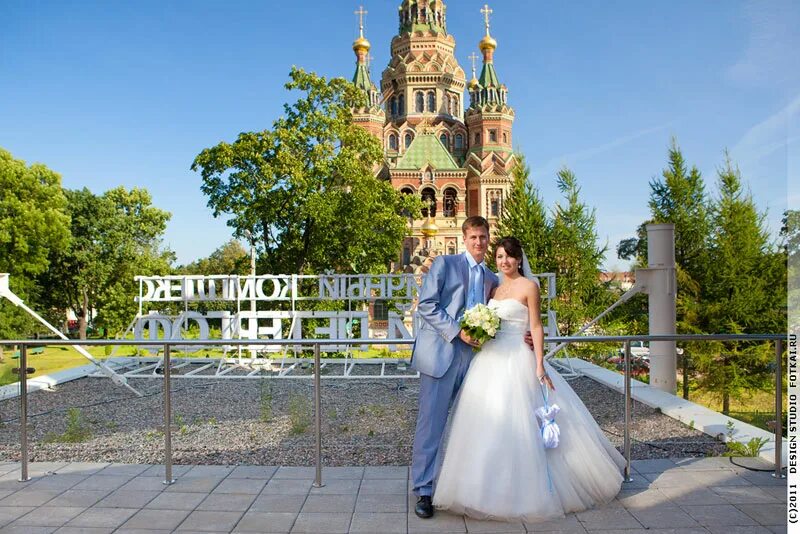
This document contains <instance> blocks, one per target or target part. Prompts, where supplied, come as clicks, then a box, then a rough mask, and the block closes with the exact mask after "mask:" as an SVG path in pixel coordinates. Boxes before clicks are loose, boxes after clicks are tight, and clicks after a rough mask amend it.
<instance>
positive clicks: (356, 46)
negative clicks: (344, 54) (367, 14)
mask: <svg viewBox="0 0 800 534" xmlns="http://www.w3.org/2000/svg"><path fill="white" fill-rule="evenodd" d="M371 47H372V45H371V44H369V41H367V39H366V38H365V37H359V38H358V39H356V40H355V41H353V51H354V52H358V51H361V50H363V51H364V52H369V49H370V48H371Z"/></svg>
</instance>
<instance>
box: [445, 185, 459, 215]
mask: <svg viewBox="0 0 800 534" xmlns="http://www.w3.org/2000/svg"><path fill="white" fill-rule="evenodd" d="M456 203H457V200H456V190H455V189H453V188H452V187H448V188H447V189H445V190H444V216H445V217H455V216H456Z"/></svg>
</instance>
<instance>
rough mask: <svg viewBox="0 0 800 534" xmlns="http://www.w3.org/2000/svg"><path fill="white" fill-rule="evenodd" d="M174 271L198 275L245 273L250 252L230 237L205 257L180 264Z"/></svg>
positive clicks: (247, 269) (248, 270) (248, 267)
mask: <svg viewBox="0 0 800 534" xmlns="http://www.w3.org/2000/svg"><path fill="white" fill-rule="evenodd" d="M176 272H177V273H178V274H198V275H212V274H238V275H247V274H250V254H249V253H248V252H247V251H246V250H245V249H244V247H243V246H242V244H241V243H240V242H239V241H238V240H236V239H231V240H230V241H228V242H227V243H225V244H224V245H222V246H221V247H219V248H218V249H217V250H215V251H214V252H212V253H211V254H210V255H209V256H208V257H207V258H200V259H199V260H197V261H194V262H192V263H190V264H188V265H182V266H180V267H178V268H177V269H176Z"/></svg>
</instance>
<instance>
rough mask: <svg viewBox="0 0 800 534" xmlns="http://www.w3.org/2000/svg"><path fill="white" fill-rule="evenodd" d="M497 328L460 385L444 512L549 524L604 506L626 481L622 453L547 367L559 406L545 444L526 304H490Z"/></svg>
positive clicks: (440, 500) (442, 495)
mask: <svg viewBox="0 0 800 534" xmlns="http://www.w3.org/2000/svg"><path fill="white" fill-rule="evenodd" d="M489 306H490V307H492V308H495V309H496V310H497V312H498V315H499V316H500V318H501V327H500V332H499V333H498V334H497V336H496V337H495V339H493V340H490V341H488V342H487V343H486V344H484V346H483V348H482V349H481V351H480V352H478V353H477V354H476V355H475V357H474V359H473V361H472V364H471V365H470V369H469V372H468V373H467V376H466V378H465V379H464V384H463V385H462V386H461V391H460V393H459V396H458V399H457V401H456V405H455V411H454V414H453V416H452V419H453V420H452V424H451V428H450V433H449V436H448V437H447V438H446V439H447V446H446V449H445V455H444V460H443V462H442V466H441V470H440V473H439V477H438V481H437V483H436V486H435V489H434V496H433V504H434V506H436V507H437V508H440V509H447V510H450V511H452V512H455V513H459V514H465V515H468V516H470V517H474V518H478V519H500V520H512V519H513V520H524V521H529V522H535V521H544V520H547V519H552V518H556V517H561V516H563V515H564V514H566V513H569V512H576V511H580V510H585V509H587V508H591V507H592V506H594V505H596V504H600V503H605V502H608V501H610V500H611V499H613V498H614V496H615V495H616V494H617V493H618V492H619V490H620V486H621V484H622V473H621V470H622V467H623V466H624V464H625V460H624V458H623V456H622V455H621V454H620V453H619V452H618V451H617V450H616V449H615V448H614V447H613V446H612V445H611V443H610V442H609V441H608V439H607V438H606V437H605V435H604V434H603V431H602V430H600V427H599V426H598V425H597V423H596V422H595V420H594V419H593V418H592V416H591V414H590V413H589V411H588V410H587V409H586V406H584V404H583V402H581V400H580V398H579V397H578V396H577V395H576V394H575V392H574V391H573V390H572V388H571V387H570V386H569V384H567V382H566V381H565V380H564V379H563V378H562V377H561V376H560V375H559V374H558V373H557V372H555V371H554V370H553V369H552V367H550V365H549V364H547V363H545V368H546V369H547V372H548V374H549V375H550V377H551V379H552V380H553V385H554V387H555V391H551V392H549V398H548V400H549V402H550V404H558V406H559V407H560V408H561V411H560V412H559V413H558V415H556V422H557V423H558V425H559V427H560V428H561V437H560V443H559V445H558V447H556V448H554V449H545V448H544V444H543V442H542V436H541V432H540V429H539V426H538V423H537V421H536V416H535V412H536V409H537V408H539V407H541V406H543V405H544V396H543V389H542V388H543V386H540V385H539V381H538V380H537V379H536V360H535V356H534V354H533V352H532V351H531V350H530V348H528V346H527V345H526V344H525V342H524V341H523V336H524V334H525V331H526V330H528V329H529V323H528V308H527V307H526V306H525V305H523V304H522V303H521V302H519V301H517V300H513V299H506V300H490V301H489Z"/></svg>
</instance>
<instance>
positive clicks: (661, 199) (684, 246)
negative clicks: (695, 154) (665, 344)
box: [650, 138, 712, 333]
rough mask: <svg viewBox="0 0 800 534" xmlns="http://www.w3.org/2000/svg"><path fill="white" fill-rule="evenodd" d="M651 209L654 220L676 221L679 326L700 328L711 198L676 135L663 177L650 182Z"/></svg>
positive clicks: (685, 330)
mask: <svg viewBox="0 0 800 534" xmlns="http://www.w3.org/2000/svg"><path fill="white" fill-rule="evenodd" d="M650 187H651V189H652V191H651V193H650V212H651V213H652V221H653V223H657V224H658V223H672V224H674V225H675V265H676V278H677V281H678V297H677V303H676V306H677V310H676V311H677V327H678V332H679V333H689V332H697V329H696V327H695V325H696V324H697V322H698V316H697V314H698V312H699V306H700V301H701V299H702V295H701V290H702V288H703V287H704V286H706V285H707V284H705V282H706V280H705V277H706V274H707V272H708V263H709V256H708V242H709V239H710V236H711V224H712V222H711V215H710V213H709V211H708V207H707V206H708V204H709V201H708V200H709V199H708V195H707V194H706V192H705V184H704V181H703V177H702V175H701V173H700V171H699V170H698V169H697V167H694V166H692V168H691V169H687V166H686V162H685V160H684V158H683V154H682V153H681V150H680V147H678V143H677V141H676V140H675V139H674V138H673V139H672V145H671V146H670V149H669V164H668V166H667V168H665V169H664V171H663V173H662V179H660V180H654V181H652V182H650Z"/></svg>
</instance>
